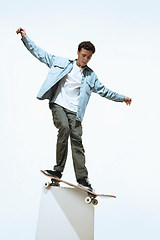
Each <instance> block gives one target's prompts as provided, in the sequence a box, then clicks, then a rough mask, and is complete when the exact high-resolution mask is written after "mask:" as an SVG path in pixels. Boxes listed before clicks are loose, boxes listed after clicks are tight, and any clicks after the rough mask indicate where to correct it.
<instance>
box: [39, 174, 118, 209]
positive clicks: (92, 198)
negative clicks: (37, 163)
mask: <svg viewBox="0 0 160 240" xmlns="http://www.w3.org/2000/svg"><path fill="white" fill-rule="evenodd" d="M40 171H41V173H43V174H44V175H45V176H47V177H49V178H51V183H49V182H46V183H45V184H44V186H45V188H49V187H50V186H55V187H60V184H59V183H60V182H62V183H65V184H67V185H68V186H71V187H74V188H77V189H79V190H81V191H84V192H86V193H87V195H88V196H87V197H86V198H85V202H86V203H88V204H90V203H92V204H93V205H97V204H98V200H97V199H96V197H111V198H116V196H114V195H107V194H99V193H95V192H92V191H90V190H88V189H86V188H83V187H80V186H78V185H75V184H73V183H70V182H67V181H64V180H62V179H59V178H56V177H52V176H48V175H47V174H45V172H44V171H43V170H40Z"/></svg>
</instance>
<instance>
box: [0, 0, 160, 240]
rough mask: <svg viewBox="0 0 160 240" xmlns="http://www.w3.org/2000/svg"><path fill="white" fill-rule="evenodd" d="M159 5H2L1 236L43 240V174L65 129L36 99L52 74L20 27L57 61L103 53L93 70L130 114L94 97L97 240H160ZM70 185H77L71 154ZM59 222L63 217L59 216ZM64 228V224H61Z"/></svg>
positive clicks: (90, 147) (90, 128)
mask: <svg viewBox="0 0 160 240" xmlns="http://www.w3.org/2000/svg"><path fill="white" fill-rule="evenodd" d="M159 9H160V3H159V1H158V0H157V1H156V0H152V1H149V0H148V1H147V0H146V1H144V0H135V1H125V0H122V1H118V0H112V1H111V0H109V1H108V0H99V1H94V0H93V1H90V0H81V1H77V0H74V1H70V0H68V1H64V0H63V1H61V0H60V1H55V0H46V1H41V0H39V1H38V0H35V1H33V0H28V1H19V0H14V1H11V0H9V1H3V2H2V3H1V7H0V31H1V37H0V69H1V70H0V86H1V87H0V113H1V116H0V127H1V131H0V164H1V165H0V166H1V168H0V226H1V230H0V238H1V239H7V240H8V239H16V240H22V239H23V240H28V239H30V240H31V239H34V238H35V233H36V226H37V219H38V210H39V203H40V197H41V187H42V185H43V183H44V181H46V180H48V179H46V178H45V177H44V176H43V175H42V174H40V171H39V170H40V169H52V167H53V165H54V164H55V145H56V135H57V130H56V129H55V127H54V126H53V123H52V115H51V112H50V110H49V108H48V102H47V100H45V101H39V100H37V99H36V95H37V93H38V91H39V89H40V87H41V85H42V83H43V81H44V79H45V77H46V75H47V73H48V70H49V69H48V67H47V66H46V65H44V64H42V63H41V62H39V61H38V60H37V59H36V58H34V57H33V56H32V55H31V54H30V53H29V52H28V51H27V50H26V48H25V47H24V45H23V43H22V41H21V40H20V36H19V35H18V36H17V34H16V30H17V29H18V27H23V28H25V29H26V32H27V35H28V36H29V37H30V38H31V39H32V40H33V41H34V42H35V43H36V44H37V45H38V46H40V47H41V48H43V49H44V50H46V51H48V52H49V53H51V54H54V55H59V56H63V57H68V58H70V59H75V58H76V57H77V54H76V53H77V46H78V44H79V43H80V42H81V41H84V40H89V41H91V42H93V43H94V45H95V46H96V53H95V54H94V55H93V58H92V60H91V61H90V63H89V66H90V67H91V68H93V69H94V71H95V72H96V74H97V75H98V77H99V79H100V81H101V82H102V83H103V84H104V85H105V86H106V87H108V88H109V89H111V90H114V91H116V92H118V93H121V94H124V95H127V96H129V97H132V99H133V102H132V105H131V106H130V107H128V106H126V104H125V103H115V102H112V101H108V100H106V99H103V98H101V97H100V96H98V95H96V94H92V96H91V99H90V102H89V105H88V107H87V111H86V114H85V118H84V121H83V133H84V135H83V143H84V146H85V150H86V161H87V168H88V170H89V178H90V181H91V183H92V185H93V187H94V188H95V189H96V192H100V193H107V194H113V195H116V196H117V198H116V199H99V205H98V206H96V214H95V239H97V240H99V239H111V240H117V239H119V240H121V239H122V240H128V239H129V240H135V239H136V240H141V239H145V240H150V239H154V240H157V239H160V223H159V218H160V206H159V198H160V186H159V183H160V169H159V168H160V163H159V160H160V154H159V133H160V131H159V130H160V129H159V121H160V117H159V116H160V115H159V79H160V71H159V60H160V28H159V25H160V14H159ZM63 179H65V180H68V181H70V182H73V183H76V181H75V176H74V171H73V167H72V160H71V153H70V151H69V155H68V161H67V165H66V168H65V172H64V175H63ZM53 217H54V216H53ZM62 229H63V226H62Z"/></svg>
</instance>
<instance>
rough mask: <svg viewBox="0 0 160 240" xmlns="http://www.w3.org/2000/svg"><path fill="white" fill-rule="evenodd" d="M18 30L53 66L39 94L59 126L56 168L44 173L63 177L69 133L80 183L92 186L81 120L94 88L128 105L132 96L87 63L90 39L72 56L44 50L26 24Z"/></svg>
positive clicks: (40, 57)
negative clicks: (110, 85)
mask: <svg viewBox="0 0 160 240" xmlns="http://www.w3.org/2000/svg"><path fill="white" fill-rule="evenodd" d="M16 33H17V34H19V33H20V34H21V37H22V38H21V39H22V42H23V43H24V45H25V47H26V48H27V49H28V50H29V51H30V52H31V53H32V54H33V56H35V57H36V58H37V59H38V60H40V61H41V62H43V63H45V64H46V65H47V66H48V67H49V68H50V70H49V73H48V75H47V78H46V80H45V81H44V83H43V85H42V87H41V89H40V91H39V93H38V95H37V98H38V99H40V100H44V99H48V100H49V107H50V109H51V111H52V116H53V122H54V125H55V127H56V128H57V129H58V136H57V146H56V165H55V166H54V170H45V173H46V174H47V175H49V176H54V177H58V178H61V177H62V172H63V170H64V167H65V163H66V159H67V151H68V138H69V137H70V140H71V149H72V158H73V165H74V170H75V175H76V180H77V182H78V184H79V185H80V186H83V187H85V188H88V189H90V190H93V189H92V186H91V184H90V183H89V180H88V171H87V168H86V166H85V154H84V148H83V144H82V124H81V122H82V120H83V117H84V113H85V110H86V106H87V104H88V101H89V99H90V96H91V93H92V92H95V93H98V94H99V95H100V96H102V97H105V98H107V99H109V100H112V101H116V102H125V103H126V104H127V105H130V104H131V101H132V99H131V98H129V97H125V96H124V95H120V94H118V93H116V92H113V91H111V90H109V89H107V88H106V87H105V86H104V85H103V84H102V83H101V82H100V81H99V79H98V78H97V76H96V74H95V72H94V71H93V70H92V69H91V68H89V67H88V65H87V64H88V62H89V61H90V60H91V58H92V55H93V54H94V53H95V47H94V45H93V44H92V43H91V42H89V41H84V42H81V43H80V44H79V46H78V51H77V56H78V57H77V59H75V60H70V59H68V58H63V57H57V56H54V55H52V54H49V53H47V52H46V51H44V50H42V49H41V48H40V47H38V46H37V45H36V44H35V43H34V42H33V41H31V40H30V39H29V37H28V36H27V35H26V31H25V30H24V29H23V28H19V29H18V30H17V31H16Z"/></svg>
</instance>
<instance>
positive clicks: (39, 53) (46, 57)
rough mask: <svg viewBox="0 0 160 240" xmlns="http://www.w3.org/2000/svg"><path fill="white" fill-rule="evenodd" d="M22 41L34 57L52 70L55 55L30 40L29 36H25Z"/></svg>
mask: <svg viewBox="0 0 160 240" xmlns="http://www.w3.org/2000/svg"><path fill="white" fill-rule="evenodd" d="M21 40H22V42H23V43H24V45H25V47H26V48H27V49H28V50H29V51H30V53H32V55H33V56H34V57H36V58H37V59H38V60H39V61H41V62H42V63H45V64H46V65H47V66H48V67H49V68H51V66H52V65H53V63H54V58H55V56H54V55H51V54H49V53H47V52H46V51H44V50H43V49H41V48H40V47H38V46H37V45H36V44H35V43H34V42H33V41H31V40H30V39H29V37H28V36H27V35H25V36H24V37H23V38H22V39H21Z"/></svg>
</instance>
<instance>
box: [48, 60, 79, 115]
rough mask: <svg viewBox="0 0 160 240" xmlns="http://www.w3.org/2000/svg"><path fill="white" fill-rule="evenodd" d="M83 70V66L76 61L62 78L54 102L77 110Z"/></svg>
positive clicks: (74, 110)
mask: <svg viewBox="0 0 160 240" xmlns="http://www.w3.org/2000/svg"><path fill="white" fill-rule="evenodd" d="M82 72H83V68H80V67H78V66H77V63H76V61H75V62H74V63H73V68H72V70H71V71H70V72H69V73H68V74H67V75H66V76H64V77H63V78H62V79H61V80H60V82H59V84H58V88H57V90H56V93H55V96H54V98H53V99H52V102H54V103H56V104H58V105H60V106H62V107H64V108H66V109H68V110H71V111H73V112H77V109H78V102H79V95H80V87H81V81H82Z"/></svg>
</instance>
